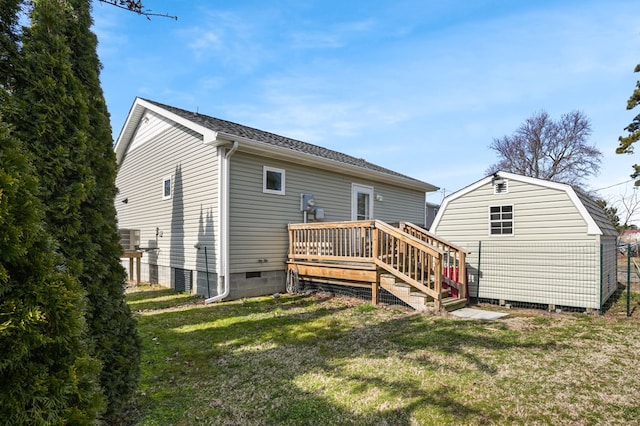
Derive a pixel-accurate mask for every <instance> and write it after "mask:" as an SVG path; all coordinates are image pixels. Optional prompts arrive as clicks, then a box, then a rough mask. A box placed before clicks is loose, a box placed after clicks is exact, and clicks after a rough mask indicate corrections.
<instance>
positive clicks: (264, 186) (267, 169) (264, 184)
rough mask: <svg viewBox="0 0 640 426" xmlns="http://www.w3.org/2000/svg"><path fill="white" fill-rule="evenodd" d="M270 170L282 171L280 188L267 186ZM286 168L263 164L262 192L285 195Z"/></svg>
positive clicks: (274, 171) (273, 171)
mask: <svg viewBox="0 0 640 426" xmlns="http://www.w3.org/2000/svg"><path fill="white" fill-rule="evenodd" d="M269 172H272V173H280V176H281V179H280V189H279V190H277V189H269V188H267V182H268V179H267V174H268V173H269ZM285 174H286V173H285V170H284V169H280V168H277V167H271V166H262V192H264V193H265V194H276V195H285V182H286V180H285V178H286V176H285Z"/></svg>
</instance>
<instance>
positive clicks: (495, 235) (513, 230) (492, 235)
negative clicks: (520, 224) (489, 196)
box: [487, 204, 516, 237]
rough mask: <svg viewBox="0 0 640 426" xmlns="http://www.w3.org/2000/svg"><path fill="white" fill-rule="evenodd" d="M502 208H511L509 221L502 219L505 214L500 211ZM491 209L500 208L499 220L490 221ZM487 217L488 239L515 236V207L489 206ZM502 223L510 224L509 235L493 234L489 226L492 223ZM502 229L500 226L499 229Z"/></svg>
mask: <svg viewBox="0 0 640 426" xmlns="http://www.w3.org/2000/svg"><path fill="white" fill-rule="evenodd" d="M504 207H511V220H509V219H505V218H503V217H502V215H503V214H505V212H503V211H502V209H503V208H504ZM492 208H500V219H495V220H494V219H492V218H491V209H492ZM487 213H488V217H489V236H490V237H513V236H514V235H515V232H516V222H515V219H516V217H515V207H514V205H513V204H499V205H493V206H489V208H488V212H487ZM503 222H511V233H510V234H503V233H500V234H494V233H492V232H491V225H492V224H494V223H501V224H502V223H503ZM500 229H502V226H501V228H500Z"/></svg>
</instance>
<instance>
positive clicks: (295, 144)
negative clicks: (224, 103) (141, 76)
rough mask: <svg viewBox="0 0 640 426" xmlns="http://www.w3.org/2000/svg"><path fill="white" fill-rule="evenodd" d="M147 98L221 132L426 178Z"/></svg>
mask: <svg viewBox="0 0 640 426" xmlns="http://www.w3.org/2000/svg"><path fill="white" fill-rule="evenodd" d="M144 100H145V101H147V102H149V103H152V104H154V105H157V106H159V107H160V108H163V109H166V110H167V111H170V112H172V113H174V114H176V115H179V116H180V117H182V118H185V119H187V120H190V121H192V122H194V123H197V124H199V125H201V126H203V127H206V128H207V129H210V130H213V131H215V132H221V133H226V134H229V135H233V136H238V137H242V138H247V139H251V140H253V141H257V142H262V143H266V144H270V145H274V146H277V147H280V148H286V149H290V150H292V151H297V152H300V153H304V154H309V155H314V156H317V157H321V158H325V159H329V160H334V161H337V162H340V163H344V164H349V165H351V166H357V167H361V168H363V169H367V170H371V171H375V172H378V173H385V174H388V175H391V176H397V177H401V178H404V179H408V180H412V181H414V182H420V183H424V182H423V181H420V180H418V179H414V178H412V177H410V176H406V175H403V174H401V173H398V172H394V171H393V170H389V169H387V168H384V167H381V166H378V165H376V164H373V163H369V162H368V161H366V160H364V159H362V158H356V157H352V156H351V155H347V154H343V153H341V152H338V151H333V150H331V149H327V148H323V147H321V146H318V145H313V144H310V143H307V142H302V141H299V140H296V139H290V138H287V137H284V136H280V135H276V134H274V133H269V132H265V131H264V130H259V129H255V128H252V127H248V126H244V125H242V124H237V123H233V122H231V121H226V120H222V119H219V118H215V117H210V116H208V115H204V114H199V113H197V112H192V111H186V110H184V109H180V108H176V107H173V106H170V105H165V104H162V103H159V102H155V101H152V100H149V99H144Z"/></svg>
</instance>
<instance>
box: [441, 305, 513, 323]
mask: <svg viewBox="0 0 640 426" xmlns="http://www.w3.org/2000/svg"><path fill="white" fill-rule="evenodd" d="M449 313H450V314H451V315H455V316H457V317H459V318H471V319H480V320H487V321H493V320H497V319H500V318H502V317H506V316H507V315H509V314H505V313H502V312H493V311H483V310H482V309H473V308H462V309H458V310H455V311H452V312H449Z"/></svg>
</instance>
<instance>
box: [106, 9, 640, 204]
mask: <svg viewBox="0 0 640 426" xmlns="http://www.w3.org/2000/svg"><path fill="white" fill-rule="evenodd" d="M143 3H144V4H145V6H146V7H147V9H151V10H152V11H153V12H157V13H169V14H171V15H177V16H178V20H177V21H174V20H171V19H166V18H161V17H154V18H152V19H151V20H147V19H146V18H144V17H141V16H137V15H134V14H132V13H127V12H125V11H122V10H119V9H117V8H114V7H112V6H108V5H104V4H100V3H98V2H96V3H95V4H94V21H95V27H94V30H95V32H96V34H97V35H98V40H99V48H98V54H99V55H100V59H101V61H102V64H103V67H104V68H103V70H102V74H101V79H102V85H103V89H104V93H105V97H106V100H107V105H108V108H109V111H110V113H111V122H112V127H113V136H114V139H115V138H117V136H118V134H119V132H120V129H121V128H122V125H123V123H124V120H125V119H126V116H127V113H128V111H129V108H130V107H131V104H132V103H133V100H134V98H135V97H136V96H141V97H145V98H149V99H152V100H155V101H159V102H163V103H167V104H170V105H173V106H176V107H180V108H184V109H187V110H193V111H196V110H197V111H199V112H200V113H203V114H207V115H211V116H214V117H218V118H222V119H226V120H230V121H235V122H237V123H240V124H245V125H248V126H252V127H257V128H259V129H262V130H266V131H270V132H273V133H277V134H281V135H283V136H288V137H291V138H296V139H300V140H303V141H305V142H310V143H314V144H317V145H321V146H325V147H327V148H331V149H335V150H338V151H341V152H344V153H347V154H350V155H353V156H356V157H362V158H365V159H366V160H368V161H370V162H373V163H376V164H379V165H381V166H384V167H388V168H390V169H393V170H395V171H398V172H401V173H404V174H407V175H409V176H412V177H415V178H418V179H421V180H424V181H427V182H429V183H432V184H434V185H437V186H439V187H441V188H443V189H444V190H445V192H446V194H450V193H452V192H453V191H456V190H458V189H461V188H463V187H465V186H467V185H469V184H471V183H473V182H475V181H477V180H479V179H481V178H482V177H483V176H484V175H485V171H486V169H487V168H488V167H489V166H490V165H491V164H493V163H495V162H496V161H497V156H496V153H495V152H493V151H491V150H490V149H489V148H488V146H489V144H490V143H491V141H492V140H493V139H494V138H499V137H501V136H504V135H510V134H512V133H513V132H514V131H515V129H516V128H517V127H518V126H519V125H520V124H521V123H523V122H524V120H525V119H527V118H528V117H530V116H532V115H533V114H534V113H536V112H539V111H540V110H546V111H547V112H548V113H549V114H550V115H551V116H552V117H554V118H559V116H560V115H561V114H563V113H567V112H570V111H572V110H580V111H582V112H583V113H584V114H585V115H586V116H587V117H588V118H589V119H590V120H591V124H592V130H593V134H592V137H591V143H592V144H594V145H596V146H597V147H598V148H599V149H600V150H601V151H602V152H603V154H604V158H603V163H602V167H601V170H600V174H599V175H598V176H597V177H595V178H593V179H591V180H590V181H589V186H590V188H591V189H599V188H604V187H608V186H611V185H615V186H613V187H611V188H608V189H605V190H602V191H600V194H601V195H602V196H603V197H605V198H606V199H609V200H610V202H611V203H615V201H616V200H617V199H618V198H619V197H620V196H622V195H624V194H625V193H626V194H627V196H629V195H630V194H632V193H633V185H632V183H631V182H630V178H629V174H630V173H631V172H632V169H631V165H632V164H634V163H636V162H638V163H640V159H639V158H638V155H632V156H627V155H616V154H615V148H616V146H617V145H618V142H617V140H618V136H620V135H621V134H624V131H623V129H624V127H625V126H626V125H628V124H629V123H630V122H631V120H632V119H633V117H634V116H635V115H636V114H638V113H640V111H638V110H632V111H626V109H625V107H626V102H627V99H628V98H629V96H630V95H631V93H632V91H633V89H634V87H635V83H636V80H637V79H638V78H640V74H634V73H633V69H634V67H635V65H636V64H637V63H640V21H639V20H637V19H635V17H636V16H637V1H616V0H606V1H589V0H586V1H535V2H528V1H527V2H524V1H523V2H521V1H450V2H426V1H403V0H394V1H376V0H368V1H356V0H354V1H344V0H342V1H333V0H324V1H304V0H292V1H284V0H283V1H278V0H275V1H243V0H233V1H228V0H219V1H205V0H201V1H199V0H192V1H182V0H172V1H169V0H144V1H143ZM621 182H628V183H625V184H622V185H616V184H619V183H621ZM441 198H442V192H440V193H436V194H431V195H429V196H428V197H427V199H428V200H429V201H432V202H440V200H441Z"/></svg>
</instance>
